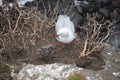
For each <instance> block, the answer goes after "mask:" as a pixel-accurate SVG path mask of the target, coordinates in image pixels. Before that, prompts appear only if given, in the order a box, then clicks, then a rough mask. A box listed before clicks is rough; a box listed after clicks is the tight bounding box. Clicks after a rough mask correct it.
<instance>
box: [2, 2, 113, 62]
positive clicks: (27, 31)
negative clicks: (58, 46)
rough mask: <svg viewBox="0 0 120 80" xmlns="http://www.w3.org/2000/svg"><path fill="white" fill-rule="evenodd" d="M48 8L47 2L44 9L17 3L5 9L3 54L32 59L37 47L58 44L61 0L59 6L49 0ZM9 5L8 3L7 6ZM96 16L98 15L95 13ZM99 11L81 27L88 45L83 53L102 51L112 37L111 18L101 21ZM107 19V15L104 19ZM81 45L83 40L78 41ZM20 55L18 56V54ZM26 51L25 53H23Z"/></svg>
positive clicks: (21, 58) (3, 13)
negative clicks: (26, 6) (102, 30)
mask: <svg viewBox="0 0 120 80" xmlns="http://www.w3.org/2000/svg"><path fill="white" fill-rule="evenodd" d="M48 5H49V8H48V10H47V9H46V8H45V6H44V11H43V12H44V13H43V12H42V11H40V10H37V7H31V8H19V7H17V6H15V7H14V8H12V9H10V10H6V8H5V9H3V12H2V14H1V16H0V18H1V19H2V21H1V23H0V28H1V29H0V56H1V57H2V58H5V60H6V59H8V60H9V59H12V61H14V62H17V63H18V62H20V61H26V60H29V61H31V59H33V58H31V57H32V56H33V55H34V54H35V53H36V50H37V49H40V48H41V47H42V46H44V45H47V44H52V45H54V44H55V38H53V37H52V36H53V34H54V33H55V32H54V27H55V21H56V19H57V15H58V6H59V0H58V2H57V3H56V7H55V8H54V9H51V6H50V4H49V3H48ZM6 7H7V6H6ZM93 16H94V17H93ZM95 18H96V14H93V15H92V16H91V15H89V14H88V15H87V18H86V20H87V21H86V23H84V26H83V27H81V30H82V31H81V32H83V33H84V34H85V35H86V36H84V37H85V40H84V46H79V47H78V49H80V48H81V47H83V51H80V52H79V53H80V56H88V55H89V54H92V53H96V52H100V51H102V50H103V48H104V40H106V39H107V38H108V36H109V35H110V32H111V28H110V26H111V24H112V23H111V22H109V21H108V22H107V21H106V22H105V23H104V24H101V23H100V22H97V21H96V20H95ZM103 20H104V19H103ZM101 22H102V21H101ZM106 24H109V25H108V26H107V29H108V31H107V33H105V36H102V37H101V36H100V35H101V32H100V29H101V27H102V25H106ZM78 45H79V44H78ZM68 51H69V50H68ZM16 55H17V56H16ZM21 55H24V57H23V56H22V57H20V56H21Z"/></svg>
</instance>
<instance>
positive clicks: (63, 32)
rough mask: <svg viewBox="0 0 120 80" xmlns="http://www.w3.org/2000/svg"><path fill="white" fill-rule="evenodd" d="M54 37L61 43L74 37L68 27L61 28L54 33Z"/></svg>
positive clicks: (67, 41) (68, 41) (70, 40)
mask: <svg viewBox="0 0 120 80" xmlns="http://www.w3.org/2000/svg"><path fill="white" fill-rule="evenodd" d="M56 39H57V40H58V41H60V42H63V43H70V42H72V41H73V40H74V39H75V33H73V32H72V31H71V30H69V29H68V28H61V29H60V30H59V31H58V32H57V34H56Z"/></svg>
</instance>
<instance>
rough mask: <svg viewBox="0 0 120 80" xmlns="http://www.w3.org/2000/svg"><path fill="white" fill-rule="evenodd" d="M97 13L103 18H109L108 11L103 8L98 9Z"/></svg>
mask: <svg viewBox="0 0 120 80" xmlns="http://www.w3.org/2000/svg"><path fill="white" fill-rule="evenodd" d="M99 12H100V13H101V14H102V15H103V16H105V17H107V18H108V17H109V11H108V10H107V9H105V8H100V9H99Z"/></svg>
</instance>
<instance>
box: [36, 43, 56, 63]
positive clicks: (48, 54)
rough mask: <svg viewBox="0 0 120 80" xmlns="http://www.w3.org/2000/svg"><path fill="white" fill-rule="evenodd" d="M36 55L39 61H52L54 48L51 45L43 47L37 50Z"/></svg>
mask: <svg viewBox="0 0 120 80" xmlns="http://www.w3.org/2000/svg"><path fill="white" fill-rule="evenodd" d="M38 54H39V56H40V59H41V60H44V61H48V60H50V59H51V60H52V59H53V57H54V54H55V48H54V47H53V45H46V46H43V47H42V48H41V49H38Z"/></svg>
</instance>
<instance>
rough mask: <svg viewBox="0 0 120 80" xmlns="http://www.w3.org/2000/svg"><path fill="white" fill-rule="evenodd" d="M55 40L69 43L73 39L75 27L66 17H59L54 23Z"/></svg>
mask: <svg viewBox="0 0 120 80" xmlns="http://www.w3.org/2000/svg"><path fill="white" fill-rule="evenodd" d="M56 34H57V35H58V36H57V37H56V39H57V40H58V41H60V42H63V43H70V42H72V41H73V40H74V39H75V27H74V24H73V22H72V21H70V18H69V17H68V16H67V15H59V16H58V20H57V22H56Z"/></svg>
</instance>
